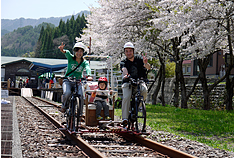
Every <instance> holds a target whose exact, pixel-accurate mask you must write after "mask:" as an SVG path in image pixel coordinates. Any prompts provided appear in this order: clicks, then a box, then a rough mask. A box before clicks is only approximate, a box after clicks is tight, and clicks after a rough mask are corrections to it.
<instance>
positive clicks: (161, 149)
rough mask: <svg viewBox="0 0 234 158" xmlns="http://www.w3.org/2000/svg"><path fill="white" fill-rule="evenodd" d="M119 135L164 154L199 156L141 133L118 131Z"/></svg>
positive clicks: (171, 155)
mask: <svg viewBox="0 0 234 158" xmlns="http://www.w3.org/2000/svg"><path fill="white" fill-rule="evenodd" d="M117 134H118V135H120V136H122V137H124V139H126V140H130V141H135V142H137V143H140V144H141V145H143V146H146V147H148V148H150V149H153V150H155V151H157V152H160V153H162V154H164V155H168V156H169V157H173V158H197V157H196V156H193V155H190V154H187V153H185V152H182V151H179V150H176V149H173V148H170V147H168V146H165V145H162V144H160V143H157V142H155V141H152V140H150V139H147V138H144V137H142V136H140V135H135V134H131V133H117Z"/></svg>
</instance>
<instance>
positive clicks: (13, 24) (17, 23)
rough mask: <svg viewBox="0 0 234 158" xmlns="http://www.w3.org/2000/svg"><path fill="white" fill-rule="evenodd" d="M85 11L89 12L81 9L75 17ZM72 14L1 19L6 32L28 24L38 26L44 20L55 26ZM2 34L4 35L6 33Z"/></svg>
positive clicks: (2, 27)
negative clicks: (38, 17) (37, 17)
mask: <svg viewBox="0 0 234 158" xmlns="http://www.w3.org/2000/svg"><path fill="white" fill-rule="evenodd" d="M83 13H84V15H87V14H89V11H87V10H84V11H81V12H79V13H77V14H76V15H74V17H75V18H77V16H78V15H80V16H81V15H82V14H83ZM71 16H72V15H70V16H65V17H56V18H55V17H50V18H40V19H25V18H20V19H14V20H10V19H1V30H2V32H3V33H4V34H5V33H7V31H9V32H12V31H13V30H15V29H18V28H20V27H25V26H28V25H31V26H33V27H34V26H38V25H39V24H42V23H43V22H45V23H51V24H54V25H55V26H58V25H59V21H60V20H61V19H62V20H63V21H67V19H70V18H71ZM4 34H2V36H3V35H4Z"/></svg>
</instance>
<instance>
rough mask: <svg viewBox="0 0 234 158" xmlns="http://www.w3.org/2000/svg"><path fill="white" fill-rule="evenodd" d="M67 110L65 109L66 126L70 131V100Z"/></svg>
mask: <svg viewBox="0 0 234 158" xmlns="http://www.w3.org/2000/svg"><path fill="white" fill-rule="evenodd" d="M68 105H69V108H68V109H66V113H65V115H66V126H67V129H68V130H71V128H72V100H70V99H69V103H68Z"/></svg>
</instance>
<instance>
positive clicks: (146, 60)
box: [142, 53, 148, 64]
mask: <svg viewBox="0 0 234 158" xmlns="http://www.w3.org/2000/svg"><path fill="white" fill-rule="evenodd" d="M146 55H147V53H145V56H144V54H143V53H142V57H143V63H144V64H147V63H148V59H147V58H146Z"/></svg>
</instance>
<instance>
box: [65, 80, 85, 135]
mask: <svg viewBox="0 0 234 158" xmlns="http://www.w3.org/2000/svg"><path fill="white" fill-rule="evenodd" d="M67 79H68V81H69V82H72V83H74V85H72V86H73V87H72V93H71V97H70V99H69V101H70V102H69V108H68V109H67V111H66V113H65V117H66V118H67V129H69V130H70V131H73V132H74V131H78V126H79V123H80V117H79V116H80V113H81V112H80V111H81V106H82V105H80V101H81V99H82V98H81V95H80V94H78V88H79V85H80V84H81V81H80V80H77V79H73V78H67Z"/></svg>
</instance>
